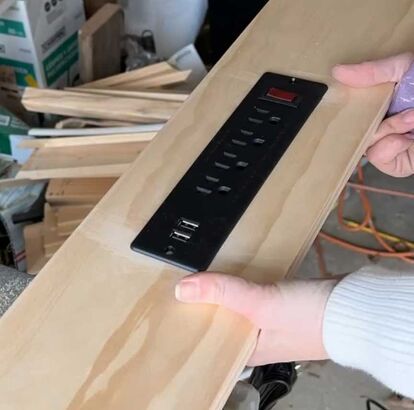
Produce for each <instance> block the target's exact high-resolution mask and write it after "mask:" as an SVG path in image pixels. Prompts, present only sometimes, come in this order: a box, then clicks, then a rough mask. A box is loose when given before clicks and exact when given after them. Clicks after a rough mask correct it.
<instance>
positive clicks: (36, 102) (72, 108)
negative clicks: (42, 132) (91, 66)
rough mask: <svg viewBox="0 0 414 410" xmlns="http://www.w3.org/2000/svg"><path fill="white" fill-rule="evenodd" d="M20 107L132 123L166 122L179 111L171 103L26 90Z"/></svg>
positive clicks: (172, 102)
mask: <svg viewBox="0 0 414 410" xmlns="http://www.w3.org/2000/svg"><path fill="white" fill-rule="evenodd" d="M22 102H23V105H24V106H25V108H26V109H27V110H29V111H35V112H42V113H49V114H57V115H67V116H79V117H85V118H102V119H110V120H111V119H112V120H119V121H131V122H162V121H167V120H168V119H170V118H171V116H172V115H173V114H174V113H175V112H176V111H177V109H178V108H180V106H181V103H177V102H174V101H159V100H156V101H154V100H147V99H138V98H123V97H108V96H106V95H98V94H85V93H77V92H73V91H60V90H47V89H40V88H30V87H27V88H26V89H25V92H24V95H23V100H22Z"/></svg>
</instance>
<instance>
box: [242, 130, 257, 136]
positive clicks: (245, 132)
mask: <svg viewBox="0 0 414 410" xmlns="http://www.w3.org/2000/svg"><path fill="white" fill-rule="evenodd" d="M240 132H241V133H242V135H245V136H246V137H251V136H252V135H253V134H254V132H253V131H250V130H245V129H241V130H240Z"/></svg>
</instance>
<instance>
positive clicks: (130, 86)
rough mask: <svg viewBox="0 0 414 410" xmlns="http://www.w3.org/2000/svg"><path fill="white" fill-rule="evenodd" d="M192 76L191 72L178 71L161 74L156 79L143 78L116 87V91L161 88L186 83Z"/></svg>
mask: <svg viewBox="0 0 414 410" xmlns="http://www.w3.org/2000/svg"><path fill="white" fill-rule="evenodd" d="M190 75H191V70H184V71H176V72H174V73H167V74H160V75H157V76H154V77H148V78H143V79H142V80H137V81H131V82H129V83H125V84H119V85H116V86H115V87H114V88H115V89H116V90H126V91H134V90H142V89H144V88H159V87H165V86H171V85H176V84H180V83H184V82H185V81H187V80H188V78H189V77H190Z"/></svg>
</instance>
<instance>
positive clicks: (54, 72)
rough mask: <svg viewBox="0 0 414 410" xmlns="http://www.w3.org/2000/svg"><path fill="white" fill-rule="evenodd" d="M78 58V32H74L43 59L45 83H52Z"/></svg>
mask: <svg viewBox="0 0 414 410" xmlns="http://www.w3.org/2000/svg"><path fill="white" fill-rule="evenodd" d="M78 59H79V46H78V33H75V34H73V35H72V36H71V37H69V38H68V39H67V40H66V41H65V42H64V43H62V45H60V46H59V47H58V48H57V49H56V50H55V51H54V52H53V53H51V54H50V56H49V57H47V58H46V59H45V60H44V62H43V67H44V70H45V75H46V82H47V85H48V86H49V85H51V84H53V83H54V82H55V81H56V80H58V79H59V78H60V77H61V76H62V75H63V74H64V73H65V72H67V71H69V69H70V67H71V66H72V65H74V64H76V63H77V62H78Z"/></svg>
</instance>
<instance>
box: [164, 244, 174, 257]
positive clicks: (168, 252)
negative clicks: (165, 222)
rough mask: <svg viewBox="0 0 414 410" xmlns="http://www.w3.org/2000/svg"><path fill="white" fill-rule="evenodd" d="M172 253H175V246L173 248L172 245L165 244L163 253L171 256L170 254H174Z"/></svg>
mask: <svg viewBox="0 0 414 410" xmlns="http://www.w3.org/2000/svg"><path fill="white" fill-rule="evenodd" d="M174 253H175V248H174V246H171V245H170V246H167V247H166V248H165V254H166V255H167V256H172V255H174Z"/></svg>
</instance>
